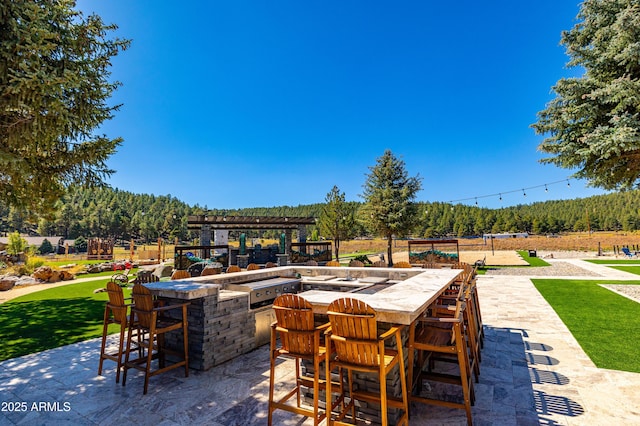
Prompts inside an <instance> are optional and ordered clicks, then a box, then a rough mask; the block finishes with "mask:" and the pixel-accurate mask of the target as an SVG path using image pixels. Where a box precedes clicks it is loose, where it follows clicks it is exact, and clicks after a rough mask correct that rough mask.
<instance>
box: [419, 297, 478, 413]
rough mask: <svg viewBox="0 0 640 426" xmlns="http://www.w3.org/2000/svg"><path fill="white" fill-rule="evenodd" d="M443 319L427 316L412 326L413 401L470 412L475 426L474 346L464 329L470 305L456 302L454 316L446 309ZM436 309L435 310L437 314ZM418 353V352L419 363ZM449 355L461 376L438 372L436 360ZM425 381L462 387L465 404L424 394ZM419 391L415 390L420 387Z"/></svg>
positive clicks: (441, 317)
mask: <svg viewBox="0 0 640 426" xmlns="http://www.w3.org/2000/svg"><path fill="white" fill-rule="evenodd" d="M444 309H445V311H446V312H445V313H444V315H443V316H436V315H437V313H436V312H432V313H433V314H434V315H432V316H424V317H421V318H418V319H417V320H415V321H414V322H413V323H412V324H411V328H410V329H409V394H410V397H409V398H410V400H411V401H412V402H413V401H415V402H421V403H425V404H433V405H441V406H444V407H449V408H460V409H463V410H465V411H466V414H467V423H468V424H469V425H472V416H471V405H472V404H473V403H474V400H475V395H474V389H473V379H472V369H473V367H472V365H471V363H470V346H469V345H468V343H467V336H466V335H465V330H464V328H465V326H464V319H463V315H464V310H465V309H466V304H465V302H464V301H462V300H458V301H456V306H455V311H454V313H453V315H451V316H449V315H448V308H447V307H445V308H444ZM437 310H438V308H434V309H433V311H437ZM415 352H417V353H418V357H417V360H416V359H415ZM438 355H448V356H450V357H452V358H453V359H454V360H455V362H456V363H457V364H458V369H459V374H458V375H456V374H453V373H449V372H446V373H442V372H438V371H434V368H433V358H435V357H437V356H438ZM427 360H428V361H429V370H428V371H424V364H425V362H426V361H427ZM424 379H427V380H434V381H439V382H444V383H450V384H454V385H458V386H460V388H461V391H462V392H461V393H462V402H454V401H449V400H444V399H437V398H435V397H428V396H423V395H420V393H421V392H420V391H421V389H422V382H423V380H424ZM416 387H417V389H414V388H416Z"/></svg>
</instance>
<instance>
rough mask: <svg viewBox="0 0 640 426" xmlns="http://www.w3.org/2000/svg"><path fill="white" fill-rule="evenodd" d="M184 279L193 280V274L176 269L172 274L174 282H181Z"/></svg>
mask: <svg viewBox="0 0 640 426" xmlns="http://www.w3.org/2000/svg"><path fill="white" fill-rule="evenodd" d="M183 278H191V274H190V273H189V271H187V270H186V269H176V270H175V271H173V273H171V279H172V280H181V279H183Z"/></svg>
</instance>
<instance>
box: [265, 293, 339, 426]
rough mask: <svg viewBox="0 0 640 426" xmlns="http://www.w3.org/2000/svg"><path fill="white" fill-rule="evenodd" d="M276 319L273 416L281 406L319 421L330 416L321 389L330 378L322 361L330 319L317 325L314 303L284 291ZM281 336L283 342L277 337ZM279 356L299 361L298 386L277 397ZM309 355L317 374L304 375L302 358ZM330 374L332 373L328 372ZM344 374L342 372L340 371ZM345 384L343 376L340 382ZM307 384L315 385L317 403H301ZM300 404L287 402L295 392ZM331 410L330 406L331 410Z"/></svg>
mask: <svg viewBox="0 0 640 426" xmlns="http://www.w3.org/2000/svg"><path fill="white" fill-rule="evenodd" d="M273 310H274V312H275V316H276V321H275V322H274V323H273V324H272V325H271V352H270V354H271V356H270V358H271V368H270V374H269V417H268V424H269V425H271V424H272V421H273V412H274V411H275V410H277V409H280V410H285V411H289V412H292V413H296V414H301V415H303V416H306V417H311V418H313V424H314V425H317V424H319V423H320V422H322V420H324V419H325V417H326V411H322V410H320V408H319V403H318V400H319V396H320V390H322V389H325V388H326V378H325V379H324V380H323V379H322V378H321V377H320V371H321V370H320V364H321V363H322V362H326V358H327V350H326V347H325V345H324V342H323V341H322V338H323V337H324V335H323V334H324V332H325V331H326V330H327V329H328V328H329V323H326V324H322V325H320V326H316V325H315V321H314V315H313V311H312V308H311V304H310V303H309V302H307V301H306V300H305V299H304V298H302V297H301V296H298V295H297V294H283V295H280V296H278V297H277V298H276V299H275V300H274V302H273ZM278 336H280V339H279V342H280V343H279V344H278V339H277V337H278ZM279 357H287V358H293V359H294V361H295V363H296V379H295V380H296V386H295V387H294V388H293V389H292V390H291V391H289V392H288V393H287V394H286V395H285V396H283V397H282V398H280V399H279V400H277V401H274V387H275V369H276V361H277V359H278V358H279ZM303 359H306V360H308V361H310V362H312V363H313V377H312V378H311V377H307V376H303V375H302V374H301V371H300V370H301V369H300V361H301V360H303ZM326 377H329V378H330V377H331V376H330V375H327V376H326ZM340 377H342V375H340ZM338 383H339V385H340V386H341V383H342V380H340V382H338ZM303 387H307V388H312V389H313V407H312V408H307V407H303V406H301V393H302V389H303ZM294 395H295V396H296V398H297V404H296V405H292V404H291V403H287V401H288V400H289V399H291V398H292V397H293V396H294ZM329 411H330V410H329Z"/></svg>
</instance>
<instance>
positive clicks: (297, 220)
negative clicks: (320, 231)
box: [183, 214, 331, 266]
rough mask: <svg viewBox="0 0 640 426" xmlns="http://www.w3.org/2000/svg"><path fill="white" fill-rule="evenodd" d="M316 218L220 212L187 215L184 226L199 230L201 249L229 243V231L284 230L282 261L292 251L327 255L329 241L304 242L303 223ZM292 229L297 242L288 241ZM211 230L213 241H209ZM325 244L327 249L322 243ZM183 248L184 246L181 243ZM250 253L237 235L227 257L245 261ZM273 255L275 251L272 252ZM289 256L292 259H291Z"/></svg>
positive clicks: (304, 228)
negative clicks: (236, 250)
mask: <svg viewBox="0 0 640 426" xmlns="http://www.w3.org/2000/svg"><path fill="white" fill-rule="evenodd" d="M315 224H316V219H315V218H313V217H286V216H284V217H283V216H224V215H207V214H201V215H191V216H189V217H188V218H187V227H188V229H192V230H198V231H200V246H199V247H198V248H200V249H205V251H207V252H208V251H209V250H207V249H206V248H211V249H213V248H214V247H215V248H216V249H218V248H222V246H228V244H229V231H248V230H265V229H276V230H282V231H284V235H283V238H284V239H283V240H282V242H281V247H282V249H281V251H280V252H279V254H278V256H279V257H278V264H285V263H286V262H287V261H288V259H289V257H290V256H292V255H295V256H294V258H295V259H300V258H301V257H300V256H302V258H306V257H309V256H311V257H313V256H312V255H311V254H309V250H311V251H313V252H318V251H320V252H322V253H321V255H325V256H326V255H327V254H326V253H324V252H327V253H328V255H329V256H330V254H331V248H330V245H331V243H330V242H322V243H319V242H316V243H309V244H310V245H312V246H313V247H307V246H308V245H309V244H308V243H307V226H308V225H315ZM294 229H296V230H297V234H298V243H292V241H291V236H292V230H294ZM212 234H213V241H214V242H213V244H214V245H212V244H211V240H212ZM317 245H322V247H315V246H317ZM326 245H329V248H328V249H327V248H326V247H325V246H326ZM293 246H295V247H296V248H298V249H299V250H293V248H292V247H293ZM256 248H257V250H258V252H259V250H260V248H259V247H258V245H256ZM183 249H186V247H183ZM225 251H226V252H231V250H225ZM249 251H250V252H251V253H250V254H246V253H245V246H244V240H243V239H241V246H240V251H239V254H238V255H237V256H236V255H235V254H234V253H233V252H231V257H232V258H231V259H229V261H230V262H231V263H232V262H234V261H237V262H238V265H239V266H242V265H241V264H244V263H245V259H244V258H243V256H249V255H250V256H251V259H254V258H255V254H256V253H257V252H254V251H252V250H249ZM204 255H205V257H207V258H208V253H205V254H204ZM274 256H275V255H274ZM295 259H292V260H295Z"/></svg>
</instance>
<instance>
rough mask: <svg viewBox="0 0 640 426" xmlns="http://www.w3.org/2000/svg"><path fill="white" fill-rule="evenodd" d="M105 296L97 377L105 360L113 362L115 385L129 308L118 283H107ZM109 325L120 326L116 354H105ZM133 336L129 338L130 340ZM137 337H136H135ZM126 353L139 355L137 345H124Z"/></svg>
mask: <svg viewBox="0 0 640 426" xmlns="http://www.w3.org/2000/svg"><path fill="white" fill-rule="evenodd" d="M107 294H108V296H109V301H108V302H107V304H106V306H105V308H104V321H103V327H102V344H101V346H100V362H99V364H98V375H99V376H101V375H102V364H103V362H104V360H105V359H108V360H111V361H115V362H116V364H117V368H116V383H119V382H120V370H121V369H122V365H123V361H124V359H123V357H124V349H125V344H124V343H125V331H126V330H127V328H128V327H129V315H128V311H129V307H130V306H131V305H130V304H127V303H125V300H128V299H125V297H124V294H123V292H122V287H121V286H120V284H119V283H115V282H113V281H109V282H108V283H107ZM110 324H117V325H119V326H120V335H119V337H118V350H117V351H116V352H107V351H106V342H107V335H108V327H109V325H110ZM132 337H133V336H131V335H130V336H129V339H131V338H132ZM136 337H137V336H136ZM126 349H127V351H129V350H133V349H137V350H138V352H139V354H140V355H141V352H140V348H139V346H138V345H136V346H135V347H133V348H132V347H131V345H128V344H127V345H126Z"/></svg>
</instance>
